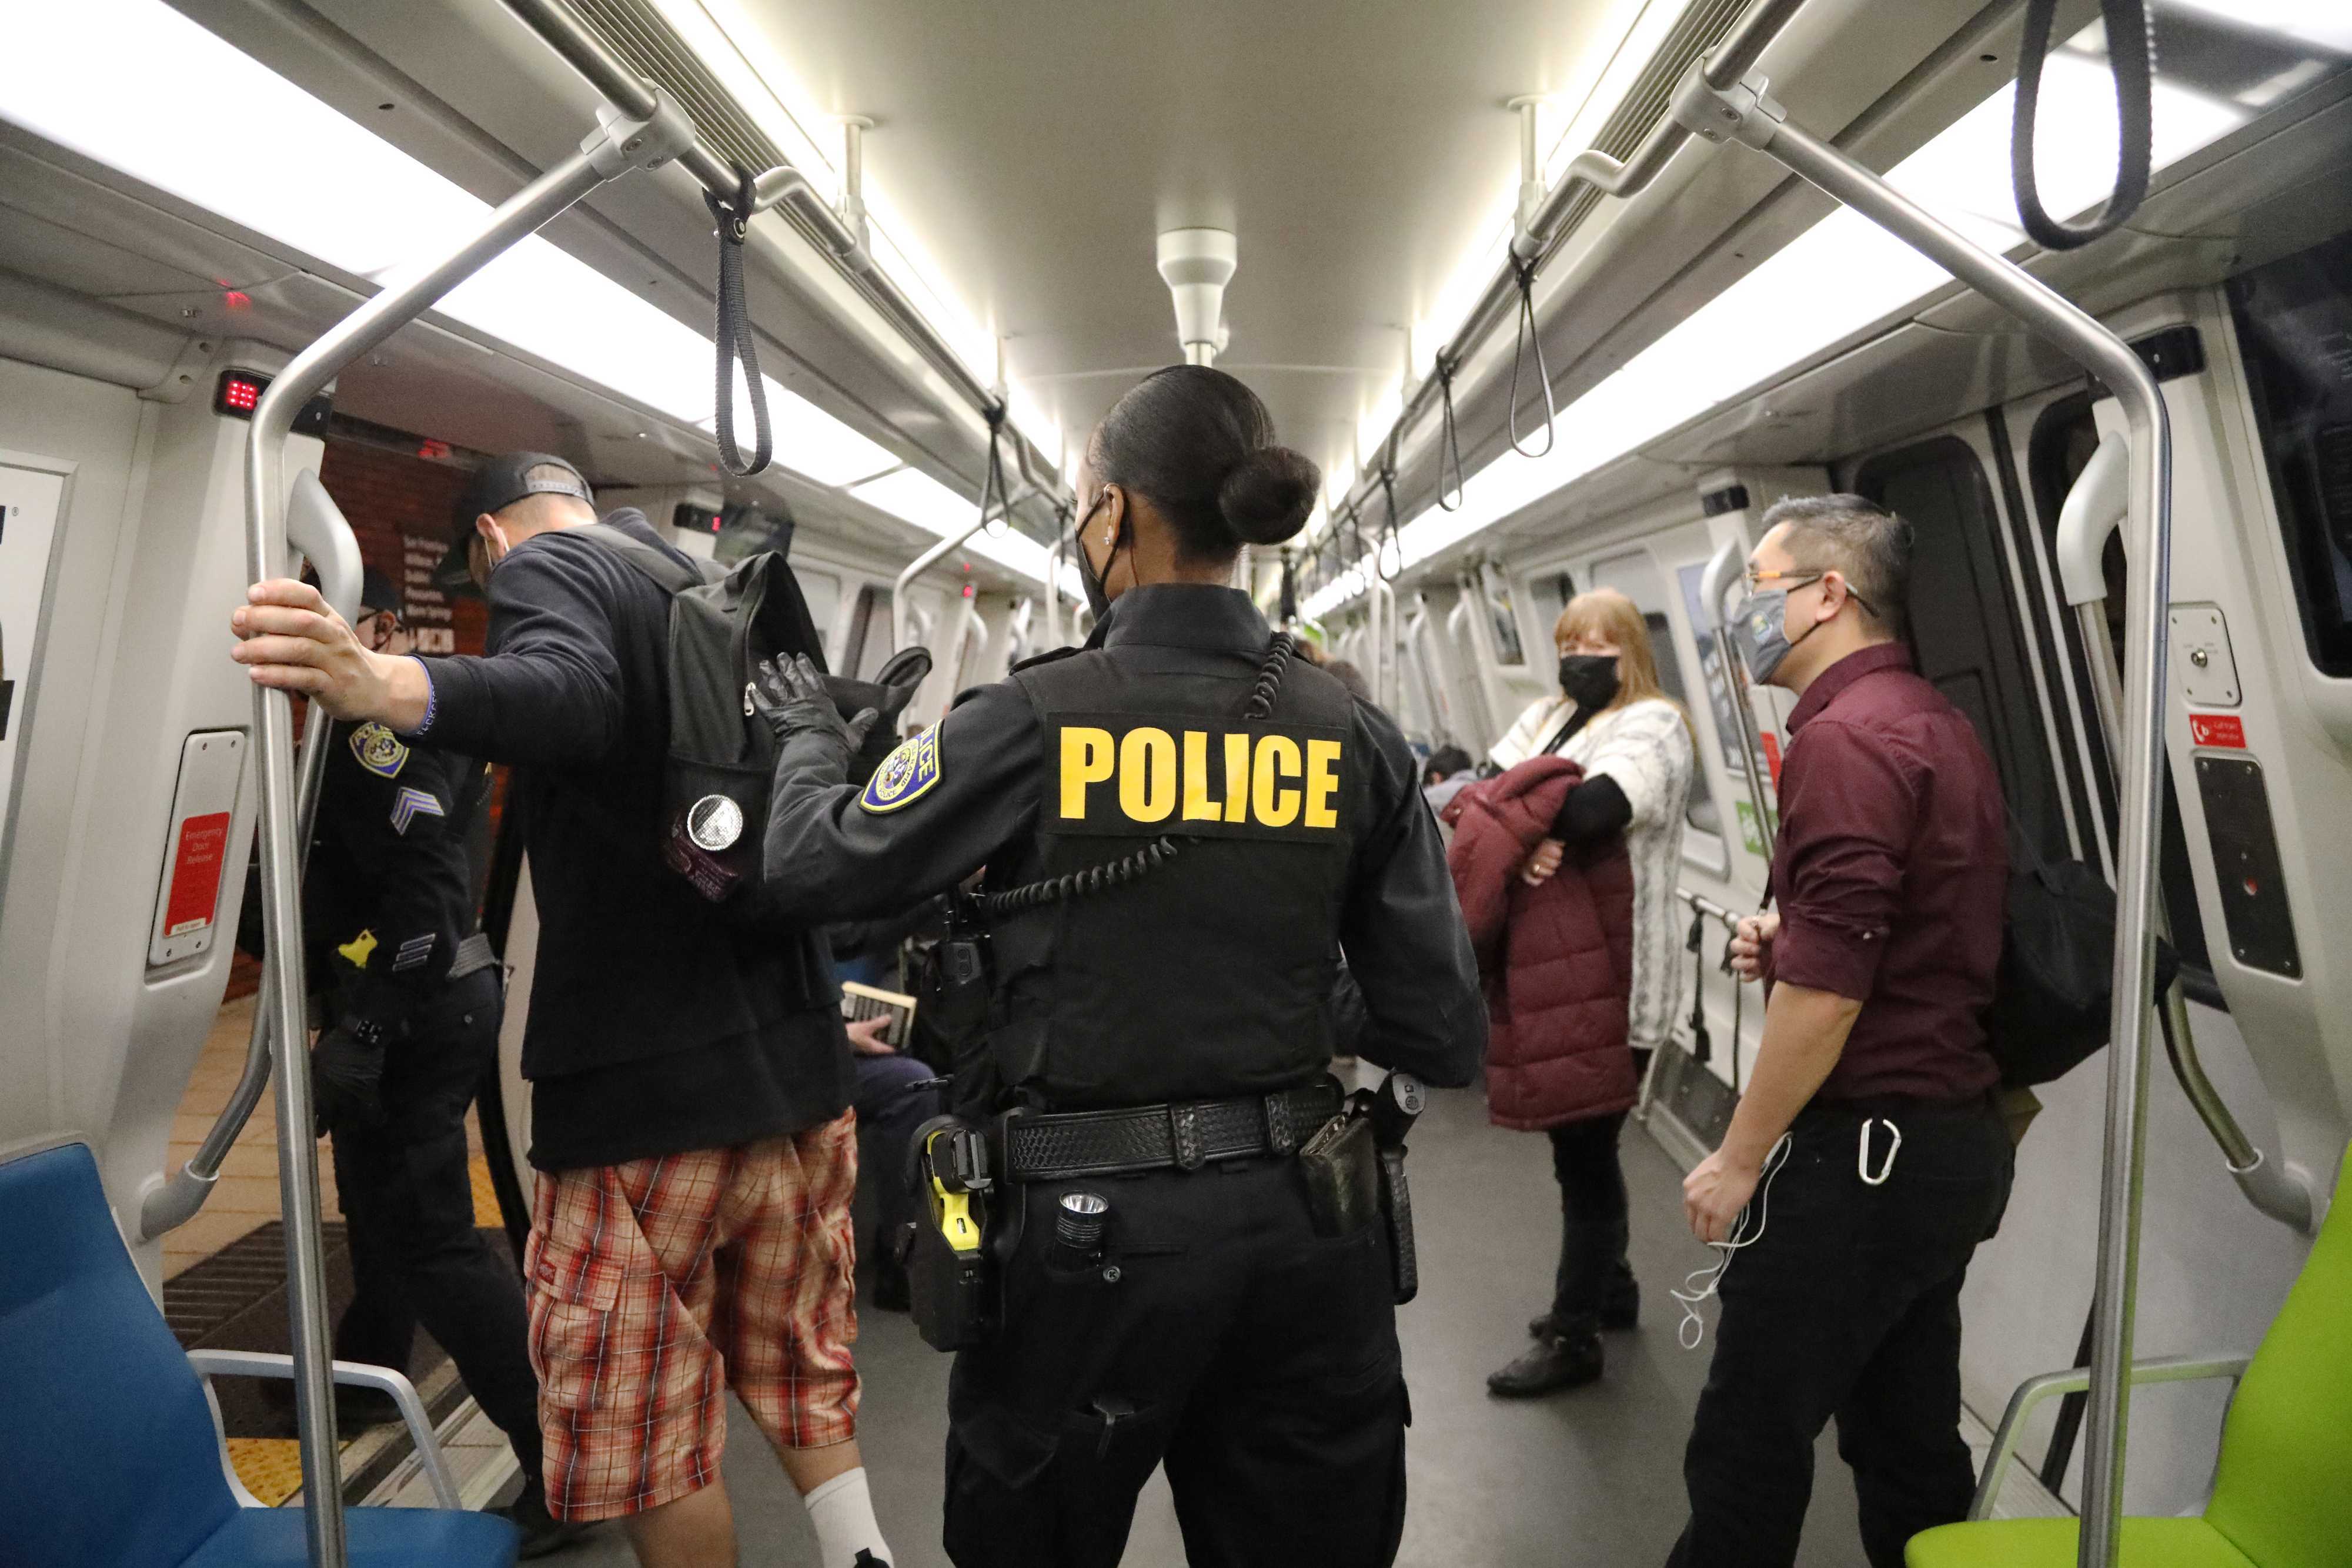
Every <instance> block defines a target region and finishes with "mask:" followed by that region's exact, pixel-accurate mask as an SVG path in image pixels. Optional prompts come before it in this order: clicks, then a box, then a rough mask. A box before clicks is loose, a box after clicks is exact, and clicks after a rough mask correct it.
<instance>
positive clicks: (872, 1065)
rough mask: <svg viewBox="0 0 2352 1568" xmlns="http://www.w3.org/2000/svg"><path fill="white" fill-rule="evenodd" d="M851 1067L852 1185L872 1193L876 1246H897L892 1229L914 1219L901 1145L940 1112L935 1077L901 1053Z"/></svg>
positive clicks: (912, 1196)
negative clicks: (854, 1122) (878, 1242)
mask: <svg viewBox="0 0 2352 1568" xmlns="http://www.w3.org/2000/svg"><path fill="white" fill-rule="evenodd" d="M854 1065H855V1067H856V1097H855V1099H854V1100H853V1101H852V1104H853V1105H854V1106H855V1108H856V1112H857V1181H858V1185H859V1186H865V1187H867V1188H869V1189H870V1190H871V1191H872V1192H873V1194H874V1212H875V1221H876V1224H877V1226H878V1227H879V1228H880V1230H881V1233H882V1246H883V1249H884V1250H885V1253H886V1255H887V1249H889V1248H891V1247H893V1246H896V1245H897V1244H898V1228H899V1227H900V1226H902V1225H904V1224H905V1223H906V1222H907V1221H908V1220H909V1219H912V1218H915V1207H916V1206H915V1193H914V1189H913V1188H912V1187H910V1186H908V1185H907V1180H906V1169H907V1145H908V1144H911V1143H913V1142H914V1139H915V1129H916V1128H918V1127H919V1126H921V1125H922V1124H924V1123H925V1122H926V1121H928V1120H929V1119H930V1118H931V1117H933V1116H936V1115H938V1114H939V1113H940V1109H941V1106H942V1098H941V1096H940V1092H939V1090H938V1089H936V1088H933V1087H930V1084H931V1083H932V1081H933V1080H934V1079H935V1078H936V1077H937V1076H938V1075H937V1074H936V1073H934V1072H933V1071H931V1069H930V1068H929V1066H928V1065H927V1064H925V1063H924V1062H923V1061H920V1060H919V1059H918V1058H915V1057H912V1056H908V1055H906V1054H904V1053H902V1052H893V1053H892V1054H890V1055H887V1056H860V1057H858V1058H856V1061H855V1063H854Z"/></svg>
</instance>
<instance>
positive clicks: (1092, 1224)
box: [1054, 1192, 1110, 1269]
mask: <svg viewBox="0 0 2352 1568" xmlns="http://www.w3.org/2000/svg"><path fill="white" fill-rule="evenodd" d="M1109 1218H1110V1200H1109V1199H1108V1198H1107V1197H1103V1196H1102V1195H1101V1194H1100V1193H1097V1192H1066V1193H1064V1194H1063V1195H1062V1201H1061V1202H1060V1203H1059V1204H1057V1205H1056V1206H1055V1209H1054V1260H1055V1262H1056V1263H1057V1264H1059V1265H1060V1266H1061V1267H1063V1268H1065V1269H1085V1268H1089V1267H1091V1266H1092V1265H1093V1264H1095V1263H1096V1262H1097V1261H1098V1260H1100V1259H1101V1257H1102V1251H1103V1227H1104V1225H1105V1224H1106V1223H1107V1222H1108V1220H1109Z"/></svg>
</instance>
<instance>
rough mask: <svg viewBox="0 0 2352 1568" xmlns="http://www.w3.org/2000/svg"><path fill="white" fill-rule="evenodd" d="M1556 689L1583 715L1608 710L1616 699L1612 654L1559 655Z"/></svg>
mask: <svg viewBox="0 0 2352 1568" xmlns="http://www.w3.org/2000/svg"><path fill="white" fill-rule="evenodd" d="M1559 689H1560V690H1561V691H1562V692H1564V693H1566V694H1567V695H1568V699H1569V700H1570V702H1572V703H1574V704H1575V705H1576V706H1577V707H1578V708H1580V710H1582V711H1583V712H1585V713H1596V712H1598V711H1599V710H1601V708H1604V707H1607V706H1609V705H1610V703H1611V702H1612V701H1613V700H1614V699H1615V698H1616V695H1617V656H1616V655H1615V654H1613V653H1607V654H1603V653H1562V654H1561V655H1560V656H1559Z"/></svg>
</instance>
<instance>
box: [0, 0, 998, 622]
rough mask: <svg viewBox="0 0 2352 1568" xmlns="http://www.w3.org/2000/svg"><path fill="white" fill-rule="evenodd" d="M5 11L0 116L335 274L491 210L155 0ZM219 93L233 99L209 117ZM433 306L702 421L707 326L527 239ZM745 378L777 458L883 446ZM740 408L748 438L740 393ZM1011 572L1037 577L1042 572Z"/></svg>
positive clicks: (408, 253)
mask: <svg viewBox="0 0 2352 1568" xmlns="http://www.w3.org/2000/svg"><path fill="white" fill-rule="evenodd" d="M14 21H15V26H14V27H13V29H12V32H11V35H10V38H9V43H10V68H9V70H8V71H7V72H6V73H5V77H0V118H5V119H6V120H11V121H13V122H15V123H16V124H18V125H21V126H23V127H24V128H25V129H26V130H27V131H33V132H34V133H36V134H37V135H39V136H42V137H45V138H47V140H49V141H55V142H57V143H58V144H59V145H61V146H64V147H68V148H70V149H72V150H73V151H74V152H79V153H80V154H82V155H83V156H85V157H87V158H89V159H91V160H93V161H95V162H100V163H103V164H106V165H108V166H109V167H111V168H114V169H119V170H121V172H124V173H125V174H128V175H130V176H131V178H133V179H136V180H140V181H142V182H144V183H147V184H150V185H152V186H155V187H156V188H158V189H160V190H163V191H165V192H168V193H171V194H172V195H174V196H176V197H178V198H180V199H181V200H183V201H184V202H187V203H189V204H191V205H194V206H196V207H199V208H202V209H204V210H205V211H207V212H212V213H217V214H220V215H221V216H223V217H225V218H226V219H228V220H230V221H231V222H233V223H236V224H239V225H243V226H245V227H247V228H249V229H252V230H255V231H256V232H257V233H260V234H264V235H268V236H269V237H270V238H272V239H273V240H276V241H277V242H278V243H279V244H282V245H284V246H289V248H291V249H293V250H296V251H298V252H300V253H302V254H303V255H306V256H314V257H316V258H318V259H319V260H320V261H322V262H324V263H326V264H328V265H329V266H331V267H337V268H339V269H341V270H342V271H344V272H348V273H352V274H355V275H357V276H359V277H365V278H368V279H370V280H371V281H373V282H375V283H378V284H383V283H384V282H385V281H386V280H388V279H390V278H392V277H395V276H396V275H397V274H398V273H399V272H400V271H401V270H402V269H403V268H404V267H413V266H415V265H417V263H418V260H419V258H420V257H422V256H426V255H429V254H431V253H432V252H433V250H434V249H435V247H436V246H441V245H443V244H446V242H448V241H451V240H453V239H454V238H455V237H456V236H457V235H459V234H461V233H463V232H465V231H466V230H467V228H468V227H471V226H475V225H479V223H480V222H481V220H482V219H483V217H484V216H485V215H486V214H488V211H489V209H488V206H487V205H486V204H484V203H482V202H480V201H478V200H477V199H476V198H475V197H473V196H472V195H470V194H468V193H466V192H465V191H463V190H461V189H459V188H458V187H457V185H455V184H453V183H450V182H449V181H447V180H446V179H444V178H442V177H441V176H440V175H439V174H437V173H436V172H433V171H432V170H431V169H429V168H427V167H425V165H424V164H423V163H420V162H417V161H416V160H415V159H414V158H411V157H409V156H408V155H407V154H406V153H404V152H401V151H400V150H399V149H398V148H396V147H394V146H393V145H391V144H390V143H389V142H387V141H383V139H382V138H380V137H378V136H376V135H374V134H373V132H371V131H366V130H364V129H362V127H360V126H359V125H358V124H356V123H354V122H353V121H352V120H349V119H346V118H345V117H344V116H342V115H341V114H339V113H337V112H336V111H335V110H332V109H330V108H329V107H328V106H327V105H325V104H324V103H321V102H320V100H319V99H315V98H312V97H311V96H310V94H308V93H306V92H304V91H302V90H301V89H299V88H297V87H296V86H294V85H293V84H292V83H291V82H289V81H288V80H286V79H285V78H283V77H280V76H278V74H277V73H276V72H274V71H272V70H270V69H269V68H267V67H266V66H263V65H262V64H261V63H260V62H259V61H257V60H255V59H254V58H252V57H250V56H248V55H246V54H244V53H242V52H240V51H239V50H237V49H236V48H235V47H232V46H230V45H229V44H228V43H226V41H224V40H223V39H221V38H220V37H216V36H215V35H214V34H212V33H210V32H207V31H206V30H205V28H203V27H202V26H198V25H197V24H196V23H194V22H193V21H191V20H189V19H188V18H187V17H186V16H182V15H181V14H180V13H179V12H178V11H176V10H174V9H173V8H172V7H171V6H169V5H163V4H161V3H160V0H76V3H75V4H73V5H53V6H44V7H37V8H35V9H33V10H30V11H27V12H26V13H25V14H24V15H23V16H21V17H17V18H15V19H14ZM94 61H103V62H104V64H105V68H106V79H105V82H104V84H103V85H104V88H105V90H104V91H97V90H93V88H92V78H91V71H92V69H93V65H92V62H94ZM223 103H234V104H236V106H237V110H238V112H237V114H236V116H235V117H233V118H231V117H224V116H222V115H221V114H220V113H219V112H218V109H219V106H220V105H221V104H223ZM435 313H436V315H438V316H441V317H443V318H445V319H449V320H453V321H457V322H460V323H462V324H464V325H466V326H467V327H470V328H473V329H476V330H478V331H479V332H481V333H483V334H485V335H487V336H488V337H490V338H492V339H495V340H498V341H499V342H501V343H504V344H507V345H509V346H510V347H512V348H514V349H516V350H520V351H522V352H523V353H526V354H530V355H531V356H533V357H535V358H538V359H541V360H543V361H547V362H548V363H550V364H553V365H557V366H560V367H562V369H563V370H565V371H569V372H571V373H572V374H573V375H575V376H577V377H579V378H581V379H582V380H583V381H584V382H590V383H593V384H594V385H597V386H600V387H603V388H605V389H607V390H609V391H611V392H615V393H618V394H619V395H622V396H625V397H627V398H630V399H633V400H635V401H636V402H640V403H643V404H645V405H646V406H647V407H649V408H653V409H657V410H659V411H660V412H661V413H665V414H667V415H669V416H670V417H672V418H674V419H676V420H678V421H679V422H681V423H687V424H691V425H695V426H698V427H699V428H701V429H703V430H709V429H711V428H712V426H713V423H714V411H713V409H712V395H711V394H712V383H711V375H710V371H711V355H712V349H711V344H710V341H709V339H707V338H705V337H704V336H703V335H702V334H701V333H700V332H698V331H697V330H696V329H694V328H691V327H689V326H688V325H686V324H685V323H684V322H682V321H679V320H677V319H676V318H674V317H672V316H670V315H669V314H667V312H665V311H663V310H661V309H660V308H657V307H656V306H655V305H653V304H652V303H651V302H650V301H648V300H646V299H645V298H641V297H640V296H638V295H636V294H635V293H633V292H631V291H630V290H629V289H628V288H626V287H623V286H622V285H620V284H618V283H615V282H614V280H613V279H611V278H609V277H605V276H604V274H602V273H600V272H598V271H597V270H596V269H595V268H593V267H590V266H588V265H587V264H586V263H585V262H583V261H582V260H580V259H579V258H578V257H577V256H572V255H570V254H569V253H567V252H565V251H563V250H562V249H560V248H558V247H557V246H555V245H553V244H551V242H549V241H548V240H546V239H544V238H542V237H541V236H539V235H532V236H530V238H528V239H526V240H524V241H522V242H521V243H520V244H519V245H517V246H514V247H513V248H512V249H510V250H509V251H507V252H506V253H505V254H504V255H502V256H499V258H498V259H497V260H495V261H493V262H491V263H490V264H489V265H488V267H484V268H483V269H482V270H481V271H480V272H478V273H477V274H475V275H474V276H473V277H470V278H468V279H467V280H466V281H465V282H464V283H462V284H460V285H458V287H456V288H455V289H452V290H451V291H450V292H449V294H448V295H447V296H446V297H445V298H443V299H442V301H441V302H440V304H439V305H438V306H436V310H435ZM761 383H762V385H763V386H764V387H765V388H766V390H767V393H768V399H769V413H770V417H771V420H772V427H773V430H774V434H775V454H776V460H777V461H778V462H779V463H781V464H782V465H784V466H786V467H788V468H790V469H792V470H793V471H794V472H795V473H798V474H802V475H804V476H807V477H808V478H810V479H813V480H814V481H815V482H816V483H818V484H820V485H826V486H841V485H845V484H848V483H850V482H851V481H854V480H856V479H857V478H859V477H861V476H866V475H869V474H874V473H877V472H879V471H881V470H883V469H886V468H888V467H890V466H891V465H893V464H894V463H896V462H897V461H898V459H897V458H896V457H895V456H893V455H891V454H890V453H889V452H888V451H887V450H886V449H885V448H884V447H882V446H881V445H879V444H877V443H875V442H873V441H871V440H868V439H867V438H866V436H864V435H862V434H859V433H858V432H856V430H853V429H851V428H850V427H849V426H848V425H847V424H845V423H842V422H841V421H840V420H839V419H836V418H835V417H834V416H833V415H832V414H830V413H826V412H825V411H824V410H823V409H821V408H819V407H817V406H816V405H815V404H814V403H813V402H809V401H808V400H807V399H805V398H803V397H800V396H799V395H797V394H796V393H794V392H790V391H788V390H786V389H785V388H784V387H782V385H780V384H779V383H778V382H776V381H775V380H774V379H773V378H772V377H765V376H763V377H762V378H761ZM740 386H741V378H740V371H739V372H738V390H739V392H740ZM738 413H740V414H742V415H743V417H742V419H741V422H740V423H741V424H742V425H743V427H744V428H743V429H742V430H741V431H740V434H742V436H743V437H744V440H745V444H749V440H750V434H751V432H750V423H751V421H750V418H749V415H748V411H745V410H743V409H742V408H741V407H740V402H739V406H738ZM1029 575H1031V576H1033V577H1036V578H1038V579H1040V580H1043V576H1044V571H1043V568H1042V567H1040V568H1039V569H1038V570H1034V571H1031V572H1030V573H1029Z"/></svg>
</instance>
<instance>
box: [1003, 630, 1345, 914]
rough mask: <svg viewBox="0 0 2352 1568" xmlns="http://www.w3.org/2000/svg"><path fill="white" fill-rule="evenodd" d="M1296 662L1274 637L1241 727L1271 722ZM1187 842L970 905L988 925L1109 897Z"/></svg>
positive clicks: (1286, 639) (1294, 649) (1288, 641)
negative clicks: (1050, 907)
mask: <svg viewBox="0 0 2352 1568" xmlns="http://www.w3.org/2000/svg"><path fill="white" fill-rule="evenodd" d="M1297 656H1298V639H1297V638H1296V637H1293V636H1292V635H1291V634H1290V633H1289V632H1276V633H1275V634H1274V639H1273V641H1272V642H1270V643H1267V644H1266V650H1265V658H1264V659H1263V660H1261V661H1260V662H1259V664H1258V667H1257V678H1256V680H1255V681H1254V682H1252V683H1251V685H1250V698H1249V703H1248V705H1247V706H1244V708H1243V709H1242V719H1243V722H1244V723H1247V724H1255V723H1258V722H1260V721H1262V720H1264V719H1266V718H1268V717H1270V716H1272V715H1273V713H1274V703H1275V699H1276V697H1278V696H1280V695H1282V677H1283V675H1284V674H1286V672H1287V671H1288V669H1289V667H1290V661H1291V660H1292V659H1293V658H1296V657H1297ZM1185 842H1186V841H1182V840H1179V839H1177V838H1175V837H1174V836H1172V835H1171V834H1167V833H1162V834H1161V835H1160V837H1158V838H1156V839H1154V840H1153V841H1151V842H1150V843H1148V844H1146V845H1144V846H1143V847H1142V848H1141V849H1139V850H1137V851H1135V852H1132V853H1129V854H1125V855H1121V856H1120V857H1119V858H1118V859H1117V860H1115V861H1106V862H1104V863H1102V864H1101V865H1091V866H1087V868H1086V869H1085V870H1083V871H1073V872H1065V873H1062V874H1061V875H1060V876H1049V877H1045V878H1042V879H1040V880H1039V881H1036V882H1027V883H1022V884H1021V885H1020V886H1019V887H1013V888H1007V889H1005V890H1004V891H1003V893H983V894H980V895H979V896H978V897H977V898H975V899H974V900H973V901H972V902H973V903H974V904H978V905H979V906H980V911H981V913H982V915H987V916H988V917H989V918H990V919H992V920H995V919H1002V918H1003V917H1004V916H1006V915H1019V914H1021V913H1022V912H1024V910H1031V909H1036V908H1039V907H1041V906H1042V905H1045V904H1059V903H1061V902H1062V901H1064V900H1065V899H1071V898H1083V897H1085V896H1086V895H1087V894H1095V893H1108V892H1109V891H1110V890H1111V889H1112V888H1114V887H1124V886H1125V885H1126V884H1127V883H1130V882H1133V881H1135V880H1136V879H1137V878H1139V877H1141V876H1145V875H1148V874H1150V873H1152V872H1155V871H1158V870H1159V869H1160V867H1161V866H1163V865H1166V864H1167V863H1168V862H1170V861H1171V860H1174V859H1175V858H1176V856H1177V854H1178V853H1179V852H1181V850H1182V848H1183V845H1184V843H1185Z"/></svg>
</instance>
